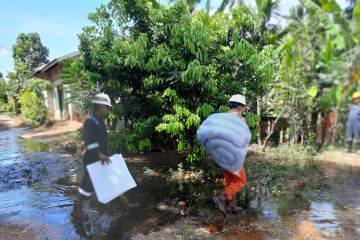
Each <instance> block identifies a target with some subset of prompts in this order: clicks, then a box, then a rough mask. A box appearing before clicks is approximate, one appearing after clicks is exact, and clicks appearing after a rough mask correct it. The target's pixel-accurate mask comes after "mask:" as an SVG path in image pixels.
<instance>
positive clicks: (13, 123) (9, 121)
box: [0, 114, 26, 131]
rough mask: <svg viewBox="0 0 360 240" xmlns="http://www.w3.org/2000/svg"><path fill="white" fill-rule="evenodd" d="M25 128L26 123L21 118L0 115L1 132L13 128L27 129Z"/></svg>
mask: <svg viewBox="0 0 360 240" xmlns="http://www.w3.org/2000/svg"><path fill="white" fill-rule="evenodd" d="M25 126H26V125H25V123H24V122H23V121H22V120H20V119H19V118H16V117H13V116H8V115H2V114H0V131H6V130H9V129H11V128H16V127H25Z"/></svg>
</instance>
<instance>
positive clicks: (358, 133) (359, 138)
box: [354, 121, 360, 153]
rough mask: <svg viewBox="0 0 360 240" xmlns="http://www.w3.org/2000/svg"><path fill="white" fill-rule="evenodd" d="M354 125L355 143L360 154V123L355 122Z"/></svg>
mask: <svg viewBox="0 0 360 240" xmlns="http://www.w3.org/2000/svg"><path fill="white" fill-rule="evenodd" d="M354 125H355V126H354V139H355V141H354V142H355V145H356V152H357V153H360V121H357V122H355V124H354Z"/></svg>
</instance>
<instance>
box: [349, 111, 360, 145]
mask: <svg viewBox="0 0 360 240" xmlns="http://www.w3.org/2000/svg"><path fill="white" fill-rule="evenodd" d="M353 140H355V142H356V143H358V144H360V105H353V106H352V107H351V108H350V111H349V115H348V120H347V122H346V142H348V143H352V141H353Z"/></svg>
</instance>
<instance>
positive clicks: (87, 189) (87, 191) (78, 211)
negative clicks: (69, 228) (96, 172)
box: [71, 169, 94, 221]
mask: <svg viewBox="0 0 360 240" xmlns="http://www.w3.org/2000/svg"><path fill="white" fill-rule="evenodd" d="M78 191H79V192H78V194H77V196H76V198H75V200H74V207H73V212H72V213H71V215H72V216H73V217H75V218H78V219H80V220H83V221H86V220H87V219H88V217H87V216H86V215H85V214H84V212H83V207H84V204H85V202H88V201H89V200H90V198H91V196H92V195H93V191H94V188H93V185H92V183H91V179H90V176H89V173H88V172H87V170H86V169H85V173H84V176H83V178H82V180H81V183H80V187H79V189H78Z"/></svg>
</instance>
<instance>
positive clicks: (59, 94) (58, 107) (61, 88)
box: [27, 52, 83, 121]
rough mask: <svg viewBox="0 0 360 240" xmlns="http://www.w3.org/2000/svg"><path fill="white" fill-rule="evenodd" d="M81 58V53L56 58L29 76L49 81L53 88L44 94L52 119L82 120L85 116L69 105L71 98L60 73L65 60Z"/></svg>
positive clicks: (28, 76)
mask: <svg viewBox="0 0 360 240" xmlns="http://www.w3.org/2000/svg"><path fill="white" fill-rule="evenodd" d="M79 57H80V52H73V53H70V54H67V55H65V56H61V57H58V58H55V59H54V60H52V61H50V62H49V63H47V64H44V65H42V66H40V67H37V68H35V69H33V71H32V72H30V73H29V74H28V75H27V78H32V77H37V78H41V79H44V80H48V81H50V83H51V88H49V89H47V90H45V91H44V92H43V94H44V97H45V106H46V107H47V110H48V114H49V117H50V118H51V119H56V120H57V119H60V120H73V121H76V120H82V118H83V116H81V115H80V114H78V113H77V112H76V111H75V108H74V107H73V106H72V105H71V104H70V103H67V101H66V99H67V98H69V97H70V95H69V93H67V92H66V88H67V86H66V85H64V84H63V80H62V79H61V78H60V72H61V69H62V68H63V65H62V61H64V60H65V59H72V60H76V59H78V58H79Z"/></svg>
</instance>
